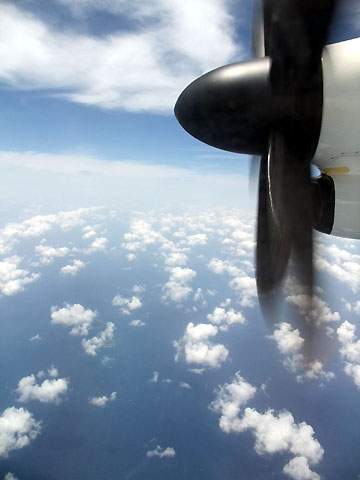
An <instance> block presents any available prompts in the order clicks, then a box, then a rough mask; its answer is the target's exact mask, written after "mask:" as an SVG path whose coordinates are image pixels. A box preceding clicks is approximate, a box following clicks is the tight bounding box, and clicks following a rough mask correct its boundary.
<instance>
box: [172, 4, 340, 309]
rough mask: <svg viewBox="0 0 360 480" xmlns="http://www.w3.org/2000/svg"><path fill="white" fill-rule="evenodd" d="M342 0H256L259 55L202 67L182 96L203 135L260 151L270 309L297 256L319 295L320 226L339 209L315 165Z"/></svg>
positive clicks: (184, 111) (309, 286) (221, 144)
mask: <svg viewBox="0 0 360 480" xmlns="http://www.w3.org/2000/svg"><path fill="white" fill-rule="evenodd" d="M336 5H337V0H313V1H309V0H263V1H262V2H261V1H260V2H258V3H257V4H256V8H255V14H254V23H253V53H254V56H255V57H256V58H255V59H253V60H251V61H247V62H241V63H235V64H231V65H227V66H224V67H220V68H218V69H216V70H213V71H211V72H209V73H207V74H205V75H203V76H202V77H200V78H198V79H197V80H195V81H194V82H192V83H191V84H190V85H189V86H188V87H187V88H186V89H185V90H184V91H183V92H182V94H181V95H180V97H179V99H178V101H177V103H176V105H175V115H176V118H177V119H178V121H179V123H180V124H181V125H182V127H183V128H184V129H185V130H186V131H187V132H188V133H190V134H191V135H193V136H194V137H195V138H197V139H199V140H201V141H203V142H205V143H207V144H209V145H212V146H214V147H217V148H221V149H223V150H227V151H231V152H236V153H243V154H249V155H253V156H260V157H261V160H260V169H259V170H260V171H259V189H258V195H259V197H258V224H257V248H256V282H257V289H258V294H259V299H260V302H261V304H262V306H263V307H265V308H266V305H267V304H268V300H269V299H271V298H272V297H273V296H274V293H275V292H276V290H277V288H278V287H279V286H280V284H281V281H282V279H283V277H284V273H285V270H286V267H287V265H288V262H289V259H290V258H291V259H292V262H293V265H294V269H295V273H296V275H297V277H298V278H299V280H300V282H301V284H302V285H303V286H304V289H305V290H304V291H305V293H307V294H308V295H309V296H310V298H311V296H312V290H313V239H312V229H313V227H315V228H317V229H318V230H320V231H324V232H326V231H327V229H328V226H327V224H326V220H327V218H328V217H329V215H328V212H327V210H326V209H327V208H330V209H331V208H333V207H331V198H330V197H331V192H330V190H331V189H329V186H328V181H331V179H330V180H328V179H324V178H320V179H319V180H318V181H312V180H311V171H310V164H311V160H312V158H313V156H314V154H315V151H316V148H317V144H318V139H319V135H320V129H321V121H322V103H323V84H322V65H321V56H322V50H323V47H324V45H325V42H326V38H327V35H328V31H329V28H330V25H331V21H332V18H333V15H334V11H335V8H336ZM251 170H252V172H255V171H256V160H253V164H252V167H251ZM253 175H254V173H253ZM329 198H330V204H329ZM309 308H311V307H309Z"/></svg>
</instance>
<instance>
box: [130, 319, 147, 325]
mask: <svg viewBox="0 0 360 480" xmlns="http://www.w3.org/2000/svg"><path fill="white" fill-rule="evenodd" d="M129 325H130V326H132V327H144V326H145V325H146V323H145V322H143V321H142V320H131V322H130V323H129Z"/></svg>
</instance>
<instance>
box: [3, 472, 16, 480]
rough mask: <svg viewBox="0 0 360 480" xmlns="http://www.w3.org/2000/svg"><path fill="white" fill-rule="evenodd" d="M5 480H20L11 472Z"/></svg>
mask: <svg viewBox="0 0 360 480" xmlns="http://www.w3.org/2000/svg"><path fill="white" fill-rule="evenodd" d="M4 480H18V479H17V478H16V477H15V475H14V474H13V473H11V472H8V473H7V474H6V475H5V477H4Z"/></svg>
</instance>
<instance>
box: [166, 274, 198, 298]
mask: <svg viewBox="0 0 360 480" xmlns="http://www.w3.org/2000/svg"><path fill="white" fill-rule="evenodd" d="M194 277H196V272H195V271H194V270H192V269H191V268H181V267H174V268H170V278H169V280H168V281H167V282H166V283H165V285H164V286H163V292H164V295H163V297H162V299H163V301H164V302H166V301H168V300H171V301H173V302H176V303H181V302H183V301H184V300H186V299H187V298H188V297H189V295H190V294H191V292H192V288H191V287H189V285H188V284H189V283H190V282H191V281H192V280H193V278H194Z"/></svg>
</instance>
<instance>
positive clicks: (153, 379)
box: [149, 370, 159, 383]
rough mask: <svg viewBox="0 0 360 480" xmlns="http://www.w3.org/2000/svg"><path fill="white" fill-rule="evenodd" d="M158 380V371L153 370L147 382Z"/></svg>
mask: <svg viewBox="0 0 360 480" xmlns="http://www.w3.org/2000/svg"><path fill="white" fill-rule="evenodd" d="M158 380H159V372H157V371H156V370H155V371H154V373H153V376H152V377H151V378H150V380H149V383H157V382H158Z"/></svg>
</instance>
